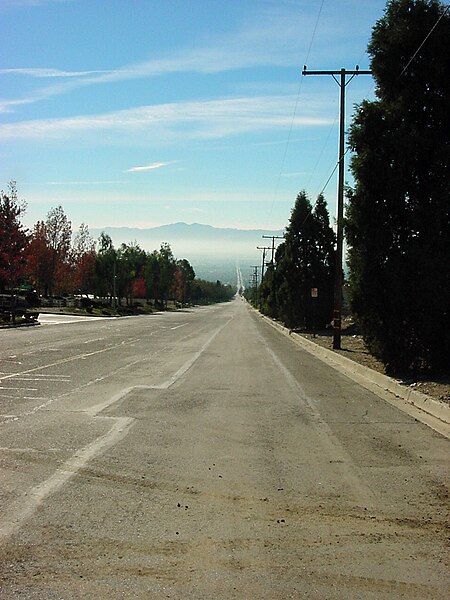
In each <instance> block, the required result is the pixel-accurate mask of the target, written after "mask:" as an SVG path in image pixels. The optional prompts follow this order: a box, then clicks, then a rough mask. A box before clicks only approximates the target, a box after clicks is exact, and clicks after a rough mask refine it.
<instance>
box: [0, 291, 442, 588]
mask: <svg viewBox="0 0 450 600" xmlns="http://www.w3.org/2000/svg"><path fill="white" fill-rule="evenodd" d="M0 338H1V345H0V359H1V362H0V371H1V375H0V598H1V600H12V599H17V598H20V599H23V598H30V599H45V600H47V599H48V600H53V599H60V598H63V599H64V600H72V599H80V600H81V599H83V600H85V599H90V598H95V599H96V600H103V599H108V600H115V599H119V598H142V599H149V598H157V599H159V598H178V599H185V598H194V599H203V598H205V599H206V598H208V599H229V598H233V599H262V598H263V599H278V598H280V599H281V598H282V599H285V598H307V599H317V600H318V599H346V600H348V599H352V600H357V599H372V600H384V599H394V598H395V599H397V598H407V599H408V600H414V599H427V600H428V599H444V598H447V597H448V591H449V578H448V576H447V572H448V568H447V567H448V565H446V562H445V559H446V546H445V543H446V532H445V528H446V513H445V509H446V504H447V502H448V495H447V487H446V483H447V482H448V480H447V477H446V468H447V465H448V440H446V439H445V438H444V437H442V436H441V435H439V434H438V433H436V432H434V431H433V430H431V429H429V428H427V427H426V426H425V425H423V424H422V423H419V422H418V421H416V420H415V419H414V418H412V417H410V416H408V415H406V414H404V413H402V412H400V411H398V410H397V409H395V408H394V407H392V406H391V405H389V404H386V403H385V402H384V401H383V400H381V399H379V398H377V397H376V396H375V395H373V394H372V393H370V392H369V391H367V390H365V389H363V388H361V387H359V386H358V385H357V384H355V383H354V382H352V381H350V380H349V379H347V378H346V377H345V376H343V375H340V374H339V373H337V372H336V371H333V370H332V369H330V368H329V367H328V366H327V365H325V364H323V363H321V362H319V361H317V360H316V359H314V358H313V357H312V356H311V355H309V354H307V353H305V352H304V351H303V350H301V349H300V348H299V347H297V346H296V345H294V344H293V343H292V342H291V340H289V339H288V338H286V337H285V336H282V335H281V334H280V333H279V332H278V331H276V330H274V329H273V328H272V327H270V325H268V324H267V323H265V322H264V321H263V320H262V319H261V317H260V316H259V315H258V313H256V312H255V311H253V310H252V309H250V308H249V307H248V306H247V305H246V303H245V302H243V301H242V300H240V299H237V300H235V301H233V302H231V303H228V304H224V305H217V306H213V307H205V308H195V309H191V310H186V311H180V312H176V313H165V314H156V315H152V316H147V317H130V318H123V319H103V320H96V319H90V320H86V321H80V322H71V323H60V324H53V325H44V324H43V325H41V326H38V327H32V328H24V329H17V330H14V331H13V330H2V331H0Z"/></svg>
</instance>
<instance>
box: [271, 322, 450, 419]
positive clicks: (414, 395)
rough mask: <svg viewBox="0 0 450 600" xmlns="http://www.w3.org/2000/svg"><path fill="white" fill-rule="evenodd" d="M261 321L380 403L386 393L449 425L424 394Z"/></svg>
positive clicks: (444, 412)
mask: <svg viewBox="0 0 450 600" xmlns="http://www.w3.org/2000/svg"><path fill="white" fill-rule="evenodd" d="M261 318H262V319H264V320H265V321H267V323H269V324H270V325H271V326H272V327H274V328H275V329H278V331H280V332H281V333H283V334H284V335H285V336H287V337H289V338H290V339H291V340H292V341H293V342H294V343H295V344H297V345H298V346H300V347H302V348H303V349H304V350H306V351H307V352H309V353H310V354H313V355H314V356H315V357H317V358H319V359H320V360H322V361H323V362H325V363H327V364H328V365H329V366H330V367H332V368H333V369H336V370H337V371H339V372H340V373H343V374H344V375H346V376H347V377H349V378H350V379H352V380H353V381H356V382H357V383H359V384H360V385H362V386H363V387H365V388H366V389H368V390H370V391H371V392H374V393H375V394H377V395H379V396H380V397H382V398H383V399H386V392H390V393H391V394H394V396H395V397H396V398H400V399H402V400H404V401H405V402H406V403H407V404H410V405H412V406H415V407H416V408H418V409H420V410H422V411H424V412H426V413H427V414H429V415H431V416H432V417H435V418H436V419H439V420H440V421H442V422H443V423H446V424H450V407H449V406H447V405H446V404H444V403H442V402H439V401H437V400H435V399H434V398H431V397H430V396H427V395H426V394H422V393H421V392H418V391H417V390H413V389H411V388H409V387H405V386H404V385H402V384H401V383H399V382H398V381H397V380H395V379H393V378H392V377H388V376H387V375H384V374H383V373H378V372H377V371H374V370H373V369H370V368H369V367H365V366H364V365H360V364H359V363H356V362H355V361H353V360H351V359H349V358H346V357H345V356H341V355H340V354H338V353H337V352H333V351H332V350H328V348H324V347H323V346H319V344H316V343H314V342H310V341H309V340H307V339H305V338H304V337H302V336H301V335H298V334H296V333H292V332H291V331H290V330H289V329H288V328H287V327H284V325H281V324H280V323H277V322H276V321H273V320H272V319H269V318H268V317H266V316H265V315H261Z"/></svg>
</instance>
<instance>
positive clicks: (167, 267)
mask: <svg viewBox="0 0 450 600" xmlns="http://www.w3.org/2000/svg"><path fill="white" fill-rule="evenodd" d="M158 263H159V298H158V300H160V302H161V303H162V305H163V306H165V307H167V300H168V299H169V296H170V292H171V291H172V286H173V280H174V276H175V271H176V261H175V257H174V255H173V252H172V249H171V247H170V245H169V244H168V243H166V242H163V243H162V244H161V248H160V250H159V253H158Z"/></svg>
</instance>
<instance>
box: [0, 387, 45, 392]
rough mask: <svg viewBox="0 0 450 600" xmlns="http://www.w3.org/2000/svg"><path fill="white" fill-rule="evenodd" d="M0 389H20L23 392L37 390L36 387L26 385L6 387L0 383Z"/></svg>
mask: <svg viewBox="0 0 450 600" xmlns="http://www.w3.org/2000/svg"><path fill="white" fill-rule="evenodd" d="M0 390H22V391H25V392H37V390H38V389H37V388H28V387H6V386H3V385H0Z"/></svg>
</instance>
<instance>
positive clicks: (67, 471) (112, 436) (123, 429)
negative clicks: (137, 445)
mask: <svg viewBox="0 0 450 600" xmlns="http://www.w3.org/2000/svg"><path fill="white" fill-rule="evenodd" d="M103 418H108V417H103ZM111 420H113V421H115V423H114V425H113V426H112V428H111V429H110V430H109V431H108V432H107V433H105V434H104V435H102V436H100V437H98V438H97V439H96V440H94V441H93V442H92V443H90V444H88V445H87V446H85V447H84V448H82V449H81V450H79V451H78V452H76V453H75V454H74V455H73V456H72V457H71V458H69V460H67V461H66V462H65V463H64V464H63V465H62V466H61V467H60V468H59V469H57V470H56V471H55V473H54V474H53V475H52V476H51V477H49V478H48V479H47V480H46V481H44V482H42V483H40V484H39V485H36V486H35V487H33V488H32V489H31V490H30V491H29V492H28V493H27V496H26V497H25V498H21V500H20V506H16V507H13V508H12V510H10V511H9V514H7V515H6V516H5V518H3V519H2V521H1V522H0V539H5V538H9V537H10V536H11V535H13V534H14V533H15V532H16V531H18V530H19V529H20V527H21V526H22V524H23V522H24V521H26V520H27V519H29V518H30V517H31V516H32V515H33V514H34V513H35V511H36V510H37V508H38V507H39V506H40V505H41V504H42V502H43V501H44V500H45V499H46V498H47V497H48V496H50V495H51V494H54V493H55V492H57V491H58V490H59V489H60V488H61V487H62V486H63V485H64V484H65V483H66V482H67V481H69V479H71V478H72V477H73V476H74V475H76V474H77V473H78V472H79V471H80V469H82V468H83V467H84V466H85V465H86V464H87V463H88V462H89V461H90V460H91V459H93V458H94V456H97V455H98V454H100V453H102V452H105V451H106V450H107V449H108V448H110V447H111V446H113V445H114V444H116V443H117V442H119V441H120V440H121V439H123V438H124V437H125V436H126V434H127V433H128V430H129V428H130V427H131V425H132V423H133V421H134V419H132V418H129V417H115V418H113V419H111Z"/></svg>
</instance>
